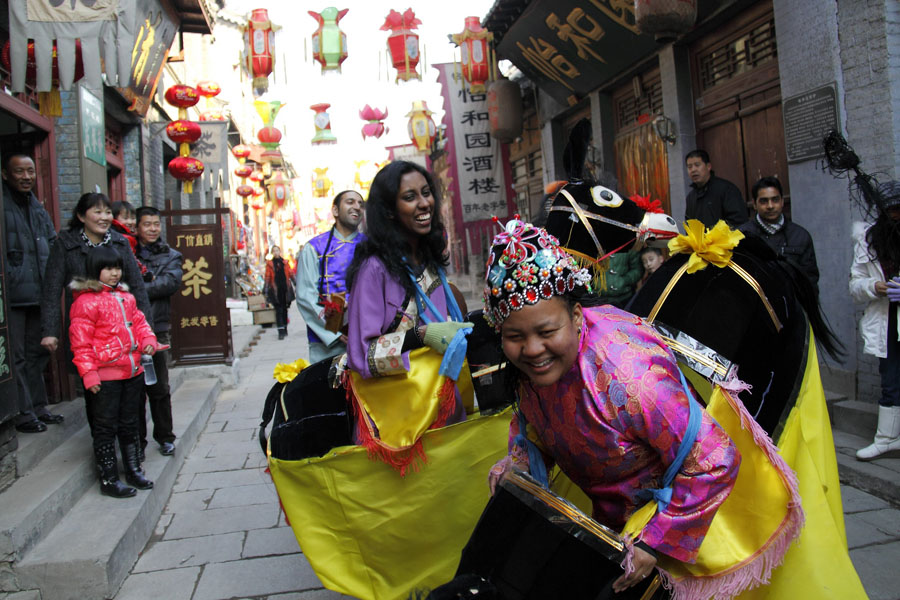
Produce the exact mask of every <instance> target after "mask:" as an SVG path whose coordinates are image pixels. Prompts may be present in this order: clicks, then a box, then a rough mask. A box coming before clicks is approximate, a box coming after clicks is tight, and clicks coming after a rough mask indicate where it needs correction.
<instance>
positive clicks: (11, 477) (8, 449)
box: [0, 419, 19, 492]
mask: <svg viewBox="0 0 900 600" xmlns="http://www.w3.org/2000/svg"><path fill="white" fill-rule="evenodd" d="M18 448H19V438H17V437H16V426H15V419H10V420H9V421H7V422H5V423H2V424H0V492H2V491H3V490H5V489H6V488H8V487H9V486H10V485H11V484H12V482H13V481H15V479H16V450H18Z"/></svg>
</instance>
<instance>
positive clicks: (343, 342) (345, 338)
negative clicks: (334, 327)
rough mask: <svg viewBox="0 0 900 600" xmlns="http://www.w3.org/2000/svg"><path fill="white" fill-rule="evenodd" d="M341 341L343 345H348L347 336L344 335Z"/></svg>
mask: <svg viewBox="0 0 900 600" xmlns="http://www.w3.org/2000/svg"><path fill="white" fill-rule="evenodd" d="M340 339H341V343H342V344H343V345H345V346H346V345H347V336H346V335H344V334H343V333H342V334H341V338H340Z"/></svg>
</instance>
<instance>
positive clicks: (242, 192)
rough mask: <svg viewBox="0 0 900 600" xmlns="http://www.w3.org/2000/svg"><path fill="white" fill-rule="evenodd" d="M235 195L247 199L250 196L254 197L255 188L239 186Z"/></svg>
mask: <svg viewBox="0 0 900 600" xmlns="http://www.w3.org/2000/svg"><path fill="white" fill-rule="evenodd" d="M234 193H235V194H237V195H238V196H240V197H241V198H247V197H248V196H252V195H253V186H252V185H239V186H238V187H237V189H236V190H234Z"/></svg>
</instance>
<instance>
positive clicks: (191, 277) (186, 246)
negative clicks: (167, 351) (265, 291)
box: [167, 223, 231, 364]
mask: <svg viewBox="0 0 900 600" xmlns="http://www.w3.org/2000/svg"><path fill="white" fill-rule="evenodd" d="M167 233H168V239H169V240H170V242H171V244H172V247H173V248H175V249H176V250H178V251H179V252H181V254H182V257H183V258H182V264H181V270H182V275H181V289H179V290H178V291H177V292H175V295H173V296H172V350H173V358H175V361H176V363H177V364H191V363H209V362H222V361H223V360H228V359H229V357H230V336H231V326H230V321H229V319H228V314H227V312H228V309H227V308H226V307H225V280H224V276H223V273H224V264H223V258H222V232H221V225H218V224H212V223H211V224H205V225H168V226H167Z"/></svg>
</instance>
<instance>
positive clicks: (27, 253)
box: [2, 154, 63, 433]
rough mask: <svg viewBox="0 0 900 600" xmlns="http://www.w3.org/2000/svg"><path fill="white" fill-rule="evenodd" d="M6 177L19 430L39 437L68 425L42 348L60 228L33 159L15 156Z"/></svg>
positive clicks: (7, 249)
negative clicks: (47, 273) (48, 269)
mask: <svg viewBox="0 0 900 600" xmlns="http://www.w3.org/2000/svg"><path fill="white" fill-rule="evenodd" d="M2 176H3V212H4V219H5V225H6V227H5V230H4V232H3V241H4V246H5V247H4V249H3V250H4V251H5V252H6V264H7V269H8V270H7V278H8V279H7V281H6V283H7V286H6V289H7V294H8V295H7V298H6V300H7V302H8V306H9V345H10V354H11V356H12V363H13V370H14V371H15V376H16V389H17V394H18V409H19V414H18V416H17V417H16V429H17V430H18V431H21V432H23V433H39V432H41V431H46V430H47V425H45V423H62V421H63V417H62V415H54V414H51V413H50V411H49V410H48V409H47V391H46V389H45V388H44V368H45V367H46V366H47V362H48V360H49V358H50V354H49V353H48V352H47V350H45V349H44V348H43V347H41V284H42V282H43V274H44V267H45V266H46V265H47V257H48V256H49V255H50V247H51V246H52V245H53V242H54V241H56V230H55V229H54V228H53V222H52V221H51V220H50V215H48V214H47V211H46V210H44V206H43V205H42V204H41V203H40V202H39V201H38V199H37V197H36V196H35V195H34V192H33V191H32V190H33V189H34V184H35V169H34V161H33V160H31V158H29V157H28V156H25V155H24V154H13V155H11V156H10V157H9V158H7V159H6V164H5V166H4V167H3V170H2Z"/></svg>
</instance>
